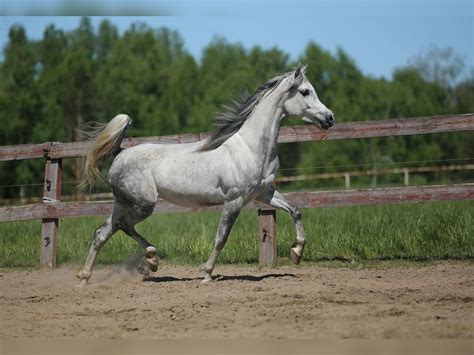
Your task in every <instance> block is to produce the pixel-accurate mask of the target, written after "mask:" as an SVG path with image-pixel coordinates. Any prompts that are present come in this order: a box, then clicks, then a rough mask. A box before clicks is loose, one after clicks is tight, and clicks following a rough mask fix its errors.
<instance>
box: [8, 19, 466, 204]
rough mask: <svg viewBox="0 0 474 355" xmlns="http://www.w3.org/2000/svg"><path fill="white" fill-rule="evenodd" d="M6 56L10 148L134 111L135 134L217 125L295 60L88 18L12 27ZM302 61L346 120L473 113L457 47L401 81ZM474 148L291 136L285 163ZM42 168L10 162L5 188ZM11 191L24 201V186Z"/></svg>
mask: <svg viewBox="0 0 474 355" xmlns="http://www.w3.org/2000/svg"><path fill="white" fill-rule="evenodd" d="M3 54H4V55H3V61H2V62H1V63H0V106H1V110H0V125H1V127H2V129H1V130H0V144H1V145H7V144H22V143H41V142H45V141H77V140H81V136H80V134H78V133H77V131H76V130H77V129H78V128H79V129H80V128H82V127H83V126H84V125H85V124H86V123H87V122H90V121H98V122H107V121H109V120H110V119H111V118H112V117H114V116H115V115H116V114H118V113H122V112H123V113H127V114H128V115H130V116H131V117H132V119H133V129H132V131H131V132H130V135H131V136H151V135H166V134H176V133H184V132H202V131H209V130H211V129H212V124H213V121H212V117H213V116H214V115H215V113H216V112H217V111H218V110H219V109H220V107H221V105H223V104H226V103H228V102H229V101H231V100H232V99H234V98H236V97H237V96H238V95H239V91H240V90H241V89H246V90H249V91H253V90H255V89H256V88H257V87H258V86H259V85H261V84H262V83H264V82H265V81H266V80H267V79H269V78H271V77H273V76H275V75H277V74H279V73H282V72H285V71H287V70H289V69H291V68H292V67H294V65H295V64H296V63H292V62H291V61H290V59H289V56H288V54H287V53H285V52H283V51H282V50H280V49H278V48H270V49H262V48H260V47H258V46H257V47H253V48H250V49H246V48H244V47H243V46H242V45H240V44H234V43H229V42H227V41H226V40H225V39H224V38H221V37H216V38H214V39H213V40H212V41H211V43H209V45H208V46H207V47H206V48H204V50H203V54H202V59H201V62H196V60H195V59H194V58H193V57H192V56H191V55H190V54H189V53H188V52H187V51H186V49H185V46H184V44H183V40H182V39H181V37H180V35H179V34H178V33H177V32H175V31H172V30H170V29H167V28H159V29H154V28H151V27H149V26H148V25H145V24H142V23H135V24H133V25H132V26H131V27H130V28H129V29H128V30H127V31H125V32H124V33H123V34H119V32H118V30H117V28H116V27H115V26H114V25H113V24H112V23H111V22H110V21H108V20H104V21H103V22H102V23H101V24H100V25H99V26H98V28H93V26H92V25H91V22H90V20H89V19H88V18H83V19H82V21H81V22H80V24H79V26H78V28H76V29H75V30H72V31H69V32H65V31H63V30H61V29H58V28H55V27H54V26H53V25H50V26H48V27H47V28H46V29H45V31H44V33H43V38H42V39H40V40H38V41H34V40H30V39H28V38H27V37H26V34H25V30H24V29H23V28H22V27H21V26H13V27H12V28H11V29H10V33H9V42H8V44H7V45H6V46H5V48H4V52H3ZM299 61H300V62H303V63H307V64H308V65H309V69H308V73H307V75H308V78H309V79H310V81H311V82H312V83H313V84H314V86H315V88H316V90H317V91H318V94H319V96H320V98H321V100H322V101H323V102H324V103H325V104H326V105H327V106H328V107H330V108H331V109H332V110H333V111H334V112H335V115H336V118H337V121H338V122H344V121H346V122H347V121H356V120H377V119H388V118H399V117H415V116H428V115H440V114H447V113H450V114H456V113H467V112H474V79H473V78H474V75H473V74H472V73H474V71H473V72H472V73H471V77H470V78H468V79H465V80H464V81H460V80H459V77H460V76H459V73H461V71H462V70H463V69H464V63H463V62H462V60H460V59H459V57H458V56H457V55H456V54H455V53H453V52H452V50H449V49H437V48H431V49H430V51H429V52H428V53H427V54H426V55H420V56H419V57H416V58H415V59H414V60H413V61H412V63H411V64H410V65H409V66H407V67H403V68H398V69H396V70H395V71H394V73H393V78H392V79H391V80H385V79H378V78H373V77H369V76H366V75H364V74H363V73H362V72H361V70H360V69H359V68H358V67H357V64H356V63H355V62H354V60H353V59H352V58H351V57H350V56H349V54H348V53H346V52H345V51H344V50H343V49H341V48H340V49H338V50H337V51H336V53H330V52H328V51H327V50H325V49H323V48H321V47H320V46H319V45H318V44H316V43H313V42H311V43H308V45H307V47H306V49H305V51H304V52H303V53H302V55H301V57H300V58H299ZM300 123H301V121H300V120H296V119H295V118H289V119H287V120H286V121H285V122H284V124H300ZM473 150H474V145H473V144H472V135H469V134H443V135H424V136H411V137H397V138H391V139H390V138H386V139H366V140H357V141H338V142H312V143H301V144H286V145H281V146H280V157H281V159H280V160H281V166H282V168H283V169H288V168H295V167H296V168H297V169H298V171H297V173H305V174H310V173H317V172H321V170H317V168H314V169H308V168H311V167H321V166H334V165H351V164H352V165H353V164H364V165H367V166H369V167H370V166H376V165H377V164H380V163H387V162H399V161H421V160H423V161H425V160H440V159H449V158H463V157H469V158H470V157H473V156H474V154H473V153H474V151H473ZM42 170H43V164H42V162H41V161H39V160H36V161H22V162H7V163H2V165H1V166H0V185H14V184H32V183H36V184H41V183H42V180H43V171H42ZM63 170H64V175H63V181H65V182H71V183H70V184H69V185H68V184H65V185H64V186H65V191H64V192H66V193H71V192H73V188H72V187H73V186H74V181H76V180H77V178H78V175H79V173H80V165H79V164H78V163H77V162H76V161H74V160H71V159H66V160H65V162H64V164H63ZM282 173H283V174H285V173H288V171H287V170H282ZM293 174H294V172H293ZM466 176H468V177H471V178H472V174H471V175H469V174H468V175H466ZM427 179H428V180H429V179H431V177H428V178H427ZM332 184H338V182H337V181H333V182H332ZM307 186H309V185H307ZM24 192H25V191H24ZM33 192H37V190H34V189H32V190H31V191H26V192H25V193H26V194H27V195H28V194H30V193H33ZM0 195H1V196H3V197H16V196H18V195H19V189H18V188H2V189H1V190H0Z"/></svg>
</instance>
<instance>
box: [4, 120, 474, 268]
mask: <svg viewBox="0 0 474 355" xmlns="http://www.w3.org/2000/svg"><path fill="white" fill-rule="evenodd" d="M471 130H474V114H471V113H469V114H463V115H447V116H434V117H418V118H406V119H396V120H383V121H365V122H350V123H338V124H336V125H335V126H334V127H333V128H331V129H330V130H328V131H324V130H321V129H320V128H318V127H317V126H315V125H302V126H291V127H282V128H281V130H280V135H279V137H278V142H279V143H290V142H306V141H320V140H335V139H358V138H375V137H388V136H403V135H414V134H431V133H442V132H460V131H471ZM206 137H208V135H207V134H182V135H172V136H162V137H144V138H128V139H126V140H124V142H123V147H129V146H133V145H136V144H140V143H144V142H153V143H188V142H196V141H199V140H202V139H205V138H206ZM87 147H88V142H78V143H59V142H49V143H43V144H25V145H15V146H3V147H0V161H7V160H20V159H34V158H45V159H46V163H45V179H44V194H43V200H44V202H43V203H37V204H30V205H24V206H17V207H2V208H0V222H5V221H18V220H28V219H42V238H41V252H40V265H41V266H42V267H48V268H52V267H54V266H55V263H56V239H57V233H58V227H59V225H58V224H59V218H64V217H79V216H96V215H106V214H109V213H110V212H111V209H112V202H111V201H102V202H69V203H64V202H60V193H61V162H62V158H71V157H79V156H84V155H85V153H86V151H87ZM285 195H286V196H287V197H288V198H289V199H291V200H292V201H294V202H295V203H296V204H297V205H299V206H300V207H302V208H312V207H338V206H350V205H371V204H392V203H408V202H410V203H411V202H427V201H449V200H467V199H469V200H472V199H474V184H458V185H451V186H448V185H439V186H421V187H403V188H384V189H361V190H344V191H324V192H293V193H287V194H285ZM248 207H249V208H257V209H258V215H259V241H260V263H262V264H274V263H275V261H276V257H277V255H276V225H275V220H276V212H275V210H273V209H269V208H266V207H264V206H261V205H259V204H256V203H253V204H250V205H249V206H248ZM218 209H220V207H219V206H215V207H210V208H201V209H198V208H184V207H179V206H175V205H172V204H170V203H167V202H165V201H160V202H159V203H158V204H157V205H156V208H155V213H170V212H194V211H202V210H218Z"/></svg>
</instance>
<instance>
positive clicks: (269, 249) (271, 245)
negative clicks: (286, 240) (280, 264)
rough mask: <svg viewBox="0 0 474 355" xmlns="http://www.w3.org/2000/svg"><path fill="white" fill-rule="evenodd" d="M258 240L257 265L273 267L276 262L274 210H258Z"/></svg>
mask: <svg viewBox="0 0 474 355" xmlns="http://www.w3.org/2000/svg"><path fill="white" fill-rule="evenodd" d="M258 239H259V241H258V242H259V257H258V262H259V264H260V265H267V266H275V264H276V262H277V260H278V255H277V244H278V243H277V224H276V210H274V209H270V208H268V209H258Z"/></svg>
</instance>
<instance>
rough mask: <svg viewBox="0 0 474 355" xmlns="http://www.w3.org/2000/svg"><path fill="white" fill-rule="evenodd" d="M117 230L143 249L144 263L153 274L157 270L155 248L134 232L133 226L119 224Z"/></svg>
mask: <svg viewBox="0 0 474 355" xmlns="http://www.w3.org/2000/svg"><path fill="white" fill-rule="evenodd" d="M119 228H120V229H121V230H122V231H124V232H125V233H126V234H127V235H128V236H130V237H132V238H133V239H135V240H136V241H137V243H138V244H140V245H141V246H142V247H143V248H145V257H146V263H147V265H148V267H149V268H150V270H151V271H153V272H155V271H156V270H158V262H159V261H158V256H157V255H156V247H155V246H154V245H153V244H151V243H150V242H148V241H147V240H146V239H145V238H143V237H142V236H141V235H140V234H138V232H137V231H136V230H135V228H134V227H133V226H126V225H123V226H122V225H121V224H119Z"/></svg>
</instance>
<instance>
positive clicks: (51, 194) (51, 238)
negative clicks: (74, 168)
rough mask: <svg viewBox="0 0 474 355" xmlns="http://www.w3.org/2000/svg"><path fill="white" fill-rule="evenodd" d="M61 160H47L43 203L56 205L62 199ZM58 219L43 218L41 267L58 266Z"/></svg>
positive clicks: (50, 267)
mask: <svg viewBox="0 0 474 355" xmlns="http://www.w3.org/2000/svg"><path fill="white" fill-rule="evenodd" d="M61 165H62V160H61V159H51V158H49V157H47V158H46V164H45V171H44V189H43V202H44V203H55V202H58V201H59V199H60V197H61ZM58 224H59V219H58V218H43V224H42V227H41V250H40V267H41V268H42V269H44V268H48V269H52V268H54V267H55V266H56V243H57V240H56V237H57V234H58Z"/></svg>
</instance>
